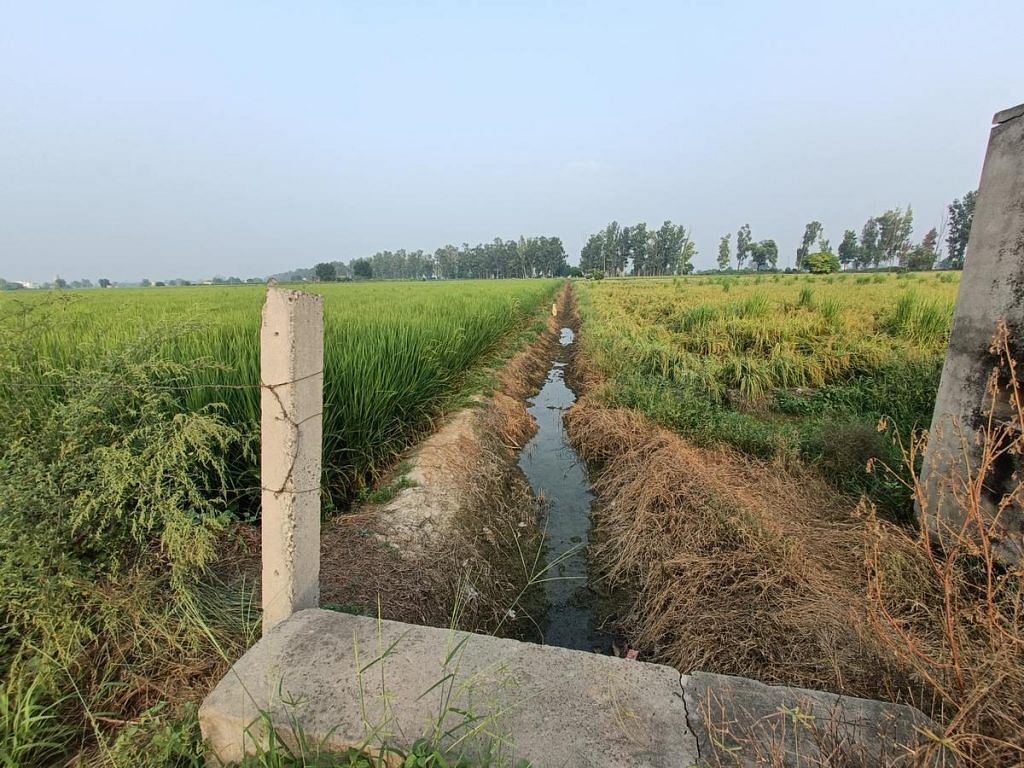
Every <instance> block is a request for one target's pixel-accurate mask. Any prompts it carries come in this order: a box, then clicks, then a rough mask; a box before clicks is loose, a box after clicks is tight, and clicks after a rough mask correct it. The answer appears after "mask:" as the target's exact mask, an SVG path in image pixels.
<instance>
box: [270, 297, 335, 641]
mask: <svg viewBox="0 0 1024 768" xmlns="http://www.w3.org/2000/svg"><path fill="white" fill-rule="evenodd" d="M323 370H324V310H323V298H322V297H321V296H315V295H313V294H308V293H302V292H300V291H287V290H282V289H279V288H273V287H271V288H268V289H267V300H266V303H264V305H263V322H262V325H261V328H260V382H261V386H260V409H261V422H260V439H261V456H260V476H261V485H262V502H263V504H262V535H263V633H264V634H266V633H267V632H268V631H269V630H270V629H271V628H272V627H274V626H276V625H278V624H280V623H281V622H282V621H284V620H285V619H287V618H288V617H289V616H291V615H292V614H293V613H295V612H296V611H298V610H302V609H303V608H316V607H318V605H319V602H320V464H321V456H320V453H321V448H322V437H323V381H324V374H323Z"/></svg>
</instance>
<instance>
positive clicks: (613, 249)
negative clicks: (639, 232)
mask: <svg viewBox="0 0 1024 768" xmlns="http://www.w3.org/2000/svg"><path fill="white" fill-rule="evenodd" d="M621 240H622V229H621V228H620V227H619V222H617V221H613V222H612V223H611V224H609V225H608V226H607V227H605V228H604V233H603V234H602V236H601V271H602V272H604V273H605V274H606V275H607V274H608V272H609V270H611V271H613V272H614V271H615V262H616V261H617V260H618V258H619V246H620V244H621Z"/></svg>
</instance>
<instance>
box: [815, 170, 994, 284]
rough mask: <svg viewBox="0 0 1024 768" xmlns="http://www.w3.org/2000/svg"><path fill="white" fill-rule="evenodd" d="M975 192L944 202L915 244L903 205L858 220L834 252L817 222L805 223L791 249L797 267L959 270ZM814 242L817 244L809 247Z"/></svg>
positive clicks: (909, 213)
mask: <svg viewBox="0 0 1024 768" xmlns="http://www.w3.org/2000/svg"><path fill="white" fill-rule="evenodd" d="M977 197H978V193H977V191H976V190H975V191H971V192H968V193H967V194H966V195H964V196H963V197H962V198H957V199H956V200H954V201H953V202H952V203H950V204H949V205H948V206H947V207H946V213H945V216H944V217H943V220H942V223H941V225H940V226H939V227H932V228H931V229H929V230H928V232H927V233H926V234H925V236H924V237H923V238H922V239H921V241H920V242H919V243H915V242H914V241H913V239H912V235H913V231H914V211H913V209H912V208H911V207H910V206H909V205H908V206H907V208H906V209H905V210H904V209H903V208H899V207H897V208H890V209H889V210H887V211H884V212H882V213H881V214H879V215H877V216H872V217H871V218H869V219H868V220H867V221H866V222H864V226H863V227H861V230H860V234H859V235H858V234H857V232H855V231H854V230H852V229H847V230H845V231H844V232H843V239H842V240H841V241H840V243H839V246H838V248H837V249H836V251H835V253H833V250H832V246H831V244H830V243H829V240H828V239H827V238H826V237H825V236H824V230H823V228H822V225H821V222H820V221H812V222H809V223H808V224H807V226H806V227H805V228H804V235H803V239H802V240H801V244H800V247H798V248H797V251H796V266H797V269H808V270H810V271H812V272H815V271H833V269H839V268H840V266H842V267H844V268H846V269H869V268H876V269H877V268H879V267H884V266H899V267H901V268H903V269H908V270H926V269H932V268H934V267H935V266H936V264H938V265H939V266H940V267H943V268H945V269H963V266H964V256H965V254H966V252H967V241H968V239H969V238H970V235H971V224H972V223H973V221H974V206H975V203H976V202H977ZM943 236H944V237H943ZM943 240H944V241H945V242H944V243H943ZM815 243H816V244H817V248H816V250H813V251H812V248H813V247H814V245H815ZM943 245H945V250H943Z"/></svg>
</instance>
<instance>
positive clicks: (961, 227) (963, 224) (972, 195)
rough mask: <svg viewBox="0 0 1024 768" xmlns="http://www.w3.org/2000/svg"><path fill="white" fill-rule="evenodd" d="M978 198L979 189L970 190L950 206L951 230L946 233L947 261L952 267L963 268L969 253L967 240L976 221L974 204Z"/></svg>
mask: <svg viewBox="0 0 1024 768" xmlns="http://www.w3.org/2000/svg"><path fill="white" fill-rule="evenodd" d="M977 200H978V192H977V190H974V191H971V192H968V193H967V194H966V195H964V196H963V199H962V200H961V199H956V200H954V201H953V202H952V203H951V204H950V206H949V232H948V233H947V234H946V246H947V249H948V255H947V257H946V263H947V264H948V266H949V267H950V268H952V269H963V267H964V257H965V256H966V254H967V241H968V240H969V239H970V237H971V225H972V224H973V223H974V206H975V204H976V203H977Z"/></svg>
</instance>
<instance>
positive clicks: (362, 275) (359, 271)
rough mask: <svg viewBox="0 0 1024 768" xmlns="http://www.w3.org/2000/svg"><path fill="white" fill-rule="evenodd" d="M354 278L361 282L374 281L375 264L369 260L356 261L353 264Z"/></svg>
mask: <svg viewBox="0 0 1024 768" xmlns="http://www.w3.org/2000/svg"><path fill="white" fill-rule="evenodd" d="M351 267H352V276H353V277H355V278H356V279H359V280H372V279H373V263H372V262H371V261H370V260H369V259H355V260H354V261H353V262H352V265H351Z"/></svg>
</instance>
